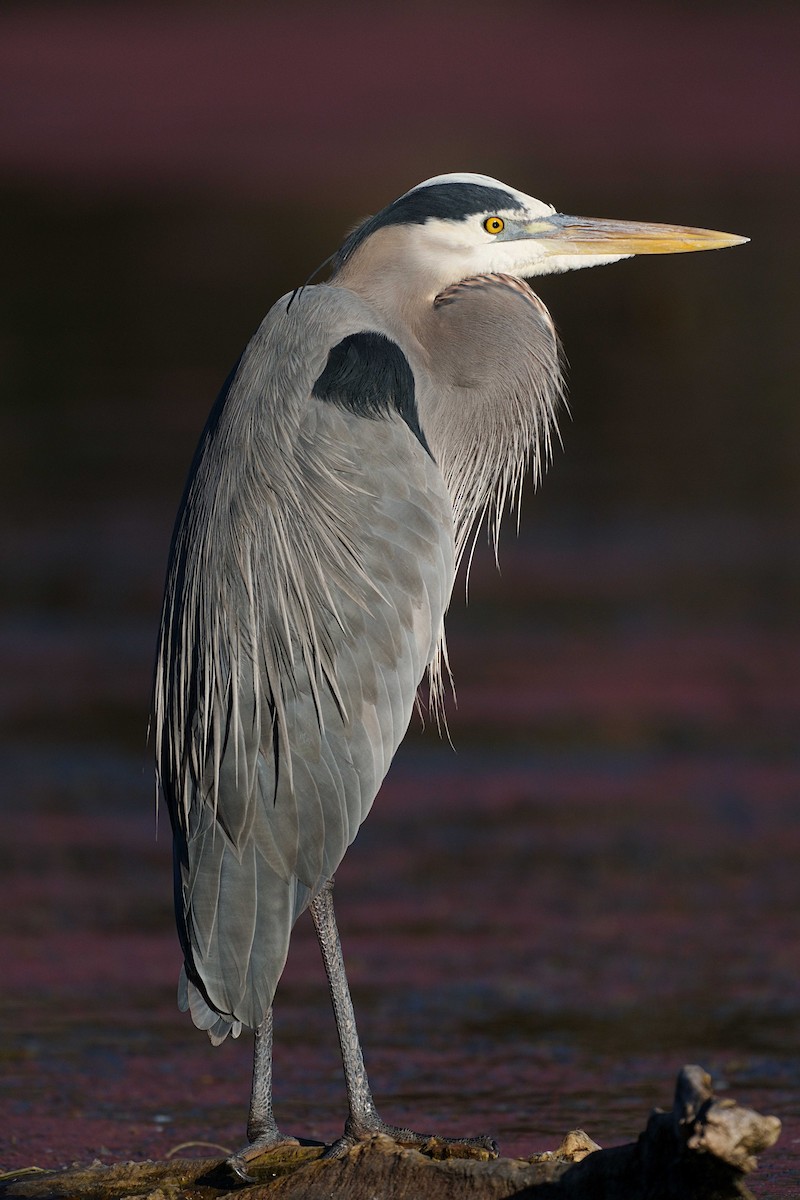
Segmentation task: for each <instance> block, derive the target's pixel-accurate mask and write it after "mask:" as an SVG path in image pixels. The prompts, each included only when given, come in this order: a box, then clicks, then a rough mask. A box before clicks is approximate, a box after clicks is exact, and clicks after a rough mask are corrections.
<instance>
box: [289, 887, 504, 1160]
mask: <svg viewBox="0 0 800 1200" xmlns="http://www.w3.org/2000/svg"><path fill="white" fill-rule="evenodd" d="M310 908H311V916H312V919H313V921H314V928H315V929H316V931H317V937H318V939H319V945H320V949H321V951H322V959H323V962H324V963H325V972H326V974H327V976H328V985H329V987H330V991H331V1002H332V1004H333V1015H334V1017H335V1018H336V1030H337V1032H338V1034H339V1045H340V1047H341V1051H342V1065H343V1067H344V1080H345V1085H346V1087H347V1101H348V1105H349V1112H348V1116H347V1121H346V1122H345V1127H344V1134H343V1136H342V1137H340V1138H339V1139H338V1141H336V1142H334V1143H333V1145H331V1146H329V1147H328V1149H327V1150H326V1152H325V1154H326V1157H329V1158H336V1157H338V1156H339V1155H340V1154H344V1153H345V1152H346V1151H347V1150H349V1149H350V1147H351V1146H354V1145H355V1144H356V1142H358V1141H362V1140H363V1139H364V1138H367V1137H369V1136H370V1134H373V1133H385V1134H388V1136H389V1137H391V1138H394V1140H395V1141H396V1142H400V1143H402V1144H403V1145H407V1146H415V1145H416V1146H418V1145H420V1144H422V1143H423V1142H427V1141H430V1140H431V1138H435V1139H436V1141H439V1142H445V1143H446V1144H448V1145H452V1146H469V1147H474V1148H477V1149H482V1150H489V1151H490V1152H491V1153H492V1154H493V1156H495V1157H496V1156H497V1144H496V1142H495V1141H494V1139H493V1138H490V1137H479V1138H440V1137H439V1136H438V1135H436V1134H425V1133H414V1131H413V1130H411V1129H400V1128H398V1127H397V1126H395V1125H387V1124H386V1123H385V1122H384V1121H382V1120H381V1118H380V1116H379V1115H378V1110H377V1109H376V1107H375V1102H374V1101H373V1099H372V1093H371V1092H370V1088H369V1081H368V1079H367V1072H366V1069H365V1067H364V1056H363V1054H362V1053H361V1043H360V1042H359V1040H358V1031H357V1030H356V1018H355V1012H354V1011H353V1001H352V1000H351V998H350V988H349V987H348V984H347V976H346V974H345V969H344V959H343V958H342V946H341V942H340V941H339V930H338V929H337V927H336V918H335V916H334V913H333V880H332V879H331V880H329V882H328V883H326V884H325V886H324V887H323V889H322V891H321V892H319V894H318V895H317V896H315V898H314V899H313V900H312V901H311V905H310Z"/></svg>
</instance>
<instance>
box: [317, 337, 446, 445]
mask: <svg viewBox="0 0 800 1200" xmlns="http://www.w3.org/2000/svg"><path fill="white" fill-rule="evenodd" d="M311 394H312V396H314V397H316V399H317V400H326V401H328V402H329V403H331V404H338V405H339V407H340V408H346V409H347V411H348V412H352V413H355V414H356V416H359V417H367V418H370V419H372V420H375V419H377V418H379V417H382V416H386V415H387V414H389V413H390V412H391V411H392V410H394V411H395V412H396V413H398V414H399V415H400V416H401V417H402V418H403V420H404V421H405V423H406V425H407V426H408V427H409V429H410V430H411V432H412V433H413V434H414V437H415V438H416V439H417V441H418V442H419V443H420V445H421V446H422V447H423V449H424V450H426V451H427V453H428V454H430V453H431V451H430V447H429V445H428V442H427V440H426V438H425V433H424V431H423V429H422V426H421V425H420V423H419V413H418V411H417V400H416V392H415V388H414V375H413V372H412V370H411V367H410V366H409V363H408V359H407V358H406V356H405V354H403V351H402V350H401V349H400V347H399V346H398V345H397V342H393V341H392V340H391V338H388V337H386V336H385V335H384V334H382V333H367V332H364V333H351V334H350V335H349V337H346V338H343V339H342V340H341V342H338V343H337V345H335V346H334V347H333V348H332V349H331V351H330V353H329V355H328V361H327V363H326V364H325V370H324V371H323V372H322V374H321V375H320V377H319V379H318V380H317V381H316V383H315V384H314V387H313V388H312V389H311ZM431 457H433V456H432V455H431Z"/></svg>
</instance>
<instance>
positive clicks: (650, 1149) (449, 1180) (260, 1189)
mask: <svg viewBox="0 0 800 1200" xmlns="http://www.w3.org/2000/svg"><path fill="white" fill-rule="evenodd" d="M780 1127H781V1126H780V1121H778V1119H777V1118H776V1117H764V1116H761V1115H760V1114H759V1113H756V1112H753V1111H752V1110H751V1109H748V1108H743V1107H741V1106H740V1105H738V1104H737V1103H736V1102H735V1101H733V1100H728V1099H725V1100H718V1099H717V1098H716V1097H715V1095H714V1092H713V1090H712V1087H711V1079H710V1077H709V1076H708V1075H707V1074H706V1073H705V1071H703V1069H702V1068H701V1067H697V1066H688V1067H684V1068H683V1070H682V1071H681V1072H680V1074H679V1076H678V1082H677V1087H676V1090H675V1100H674V1103H673V1106H672V1109H671V1110H670V1111H667V1112H664V1111H661V1110H658V1109H657V1110H656V1111H655V1112H654V1113H653V1114H652V1115H651V1117H650V1119H649V1121H648V1122H647V1126H646V1128H645V1129H644V1130H643V1132H642V1133H641V1134H640V1135H639V1138H638V1139H637V1141H636V1142H633V1143H631V1144H629V1145H625V1146H617V1147H614V1148H613V1149H610V1150H602V1149H601V1148H600V1147H599V1146H598V1145H596V1143H595V1142H593V1141H592V1140H591V1138H589V1137H588V1136H587V1135H586V1134H585V1133H583V1131H581V1130H574V1131H573V1132H572V1133H569V1134H567V1136H566V1137H565V1139H564V1141H563V1142H562V1144H561V1146H560V1147H559V1148H558V1150H555V1151H551V1152H548V1153H544V1154H534V1155H532V1156H531V1157H530V1158H518V1159H510V1158H496V1159H490V1158H489V1156H488V1154H487V1153H486V1152H485V1151H483V1152H482V1151H477V1150H473V1151H471V1152H470V1153H469V1156H468V1157H454V1156H453V1153H452V1147H449V1146H445V1145H444V1144H442V1143H437V1142H436V1141H435V1139H432V1140H431V1142H430V1143H429V1144H428V1145H427V1146H425V1147H424V1148H423V1150H422V1151H421V1150H419V1149H408V1148H406V1147H403V1146H401V1145H398V1144H397V1143H396V1142H393V1141H392V1140H391V1139H390V1138H387V1137H385V1136H383V1135H382V1134H376V1135H375V1136H374V1137H372V1138H371V1139H370V1140H369V1141H366V1142H362V1143H360V1144H359V1145H357V1146H356V1147H354V1148H353V1149H352V1150H351V1151H349V1152H348V1153H347V1154H345V1155H344V1156H342V1157H341V1158H336V1159H323V1158H322V1157H321V1155H322V1150H323V1147H321V1146H288V1147H282V1148H280V1149H278V1150H274V1151H271V1152H270V1153H268V1154H265V1155H264V1156H263V1157H262V1158H260V1159H258V1160H256V1161H255V1162H254V1163H252V1164H248V1168H249V1169H251V1170H252V1171H253V1174H254V1175H257V1179H256V1182H254V1183H250V1184H242V1183H239V1182H237V1180H236V1178H235V1177H234V1176H233V1174H232V1173H231V1171H230V1169H229V1168H228V1167H227V1165H226V1164H225V1163H224V1162H220V1160H219V1159H193V1160H188V1159H171V1160H166V1161H164V1162H141V1163H120V1164H116V1165H114V1166H102V1165H100V1164H95V1165H92V1166H90V1167H83V1168H80V1167H79V1168H73V1169H71V1170H67V1171H57V1172H37V1171H35V1170H32V1171H30V1172H16V1173H15V1174H13V1175H9V1176H6V1177H4V1178H0V1196H2V1197H6V1198H8V1200H67V1198H68V1197H69V1198H72V1197H76V1196H80V1197H82V1198H84V1200H221V1198H222V1197H225V1196H229V1195H231V1196H236V1197H241V1200H373V1198H376V1197H380V1198H381V1200H384V1198H385V1200H463V1198H464V1197H469V1198H471V1200H504V1198H505V1197H509V1196H514V1197H517V1198H519V1200H521V1198H525V1200H746V1198H748V1197H752V1193H751V1192H750V1191H749V1189H748V1188H747V1186H746V1183H745V1176H746V1175H747V1174H748V1173H749V1172H751V1171H752V1170H754V1169H755V1167H756V1165H757V1163H756V1155H757V1154H759V1153H760V1152H761V1151H762V1150H766V1149H768V1148H769V1147H770V1146H772V1145H774V1143H775V1142H776V1141H777V1139H778V1135H779V1133H780Z"/></svg>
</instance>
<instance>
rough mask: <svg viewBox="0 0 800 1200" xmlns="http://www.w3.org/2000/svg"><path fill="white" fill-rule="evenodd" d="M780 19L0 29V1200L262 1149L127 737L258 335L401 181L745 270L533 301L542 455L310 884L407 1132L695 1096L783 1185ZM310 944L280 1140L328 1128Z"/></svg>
mask: <svg viewBox="0 0 800 1200" xmlns="http://www.w3.org/2000/svg"><path fill="white" fill-rule="evenodd" d="M799 51H800V13H798V10H797V8H796V6H795V5H792V4H788V3H787V4H785V5H781V4H773V3H761V4H759V5H757V6H756V5H750V4H744V3H742V4H735V3H727V4H724V5H723V4H717V3H713V2H707V3H695V4H692V5H688V4H683V5H682V4H675V3H670V4H666V3H664V4H661V3H653V4H648V5H641V4H636V5H634V4H632V3H625V2H624V0H620V2H619V3H615V4H614V3H612V4H603V5H589V4H578V3H572V2H562V3H558V4H556V3H536V2H529V3H523V2H522V0H508V2H507V3H505V4H503V5H501V6H497V5H494V6H486V5H485V4H477V3H472V2H471V0H468V2H464V0H462V2H460V3H458V4H455V3H453V4H446V3H441V4H437V3H433V4H430V3H429V4H426V5H422V4H417V3H410V4H405V5H403V6H402V7H400V6H396V5H389V4H384V3H380V2H373V3H371V4H369V5H368V4H366V3H363V4H356V3H350V4H339V5H330V4H327V5H323V4H322V3H317V4H314V3H309V2H304V0H301V2H299V3H296V4H294V5H292V6H291V7H290V6H287V5H282V4H277V3H273V2H272V0H264V2H256V0H251V2H249V3H247V2H239V0H227V2H225V3H220V2H212V0H209V2H207V3H193V4H191V3H185V2H181V0H175V2H173V3H164V2H162V3H160V4H150V5H148V4H144V3H142V4H140V3H133V2H130V0H118V2H116V3H104V4H100V3H97V4H89V3H87V4H73V3H66V2H65V3H50V4H45V3H35V2H28V3H25V4H22V3H14V2H8V0H7V2H6V3H5V4H4V5H3V7H2V10H0V112H2V114H3V116H2V119H0V261H1V262H2V298H1V300H0V304H1V305H2V307H1V308H0V380H1V386H2V401H3V426H2V428H3V435H2V438H0V488H2V505H1V506H0V521H2V593H1V594H0V605H1V606H2V608H1V610H0V616H1V618H2V625H1V626H0V663H1V664H2V669H1V672H0V706H1V707H0V712H1V713H2V722H3V723H2V732H1V733H0V753H2V756H3V764H4V765H3V772H2V779H3V788H2V795H0V808H1V809H2V821H3V838H2V844H1V845H0V912H2V914H3V915H2V925H1V927H0V961H1V962H2V964H3V965H2V970H1V971H0V977H2V984H0V987H1V988H2V994H0V1006H2V1008H1V1010H0V1011H2V1027H3V1033H2V1035H0V1061H1V1062H2V1067H3V1070H2V1078H1V1079H0V1111H2V1127H3V1130H4V1135H3V1139H2V1147H1V1148H0V1164H1V1165H2V1166H3V1167H5V1168H6V1169H10V1168H13V1167H17V1166H25V1165H31V1164H37V1165H39V1166H44V1167H47V1166H53V1165H56V1164H59V1163H65V1162H70V1161H73V1160H80V1161H91V1160H92V1159H93V1158H95V1157H99V1158H102V1159H104V1160H105V1161H110V1160H111V1159H114V1158H135V1157H141V1156H152V1157H157V1156H161V1155H163V1154H164V1153H166V1152H167V1151H168V1150H169V1149H170V1148H171V1147H173V1146H175V1145H177V1144H179V1143H182V1142H185V1141H189V1140H191V1139H201V1140H205V1141H213V1142H218V1143H221V1144H222V1145H224V1146H225V1147H227V1148H229V1149H230V1148H233V1147H234V1146H236V1145H237V1144H238V1143H239V1142H240V1141H241V1140H242V1138H243V1133H244V1120H245V1112H246V1103H247V1097H248V1087H249V1071H250V1063H249V1054H250V1048H249V1044H245V1043H246V1039H245V1038H242V1039H241V1043H240V1044H232V1043H227V1044H226V1045H225V1046H224V1047H223V1048H221V1049H219V1050H216V1051H212V1048H211V1047H210V1045H209V1044H208V1043H207V1041H206V1039H205V1038H204V1036H203V1035H202V1034H200V1033H199V1032H197V1031H195V1030H194V1029H193V1028H192V1027H191V1023H190V1022H189V1020H188V1018H187V1017H183V1016H180V1015H179V1014H178V1013H177V1011H176V1010H175V1007H174V986H175V979H176V977H177V970H178V965H179V956H178V947H177V941H176V938H175V935H174V932H173V928H172V916H171V909H170V905H171V882H170V865H169V834H168V828H167V823H166V821H165V819H164V816H163V814H162V819H161V825H160V830H159V835H158V838H157V839H156V836H155V818H154V784H153V777H152V770H151V765H150V760H149V753H148V749H147V746H146V730H147V713H148V704H149V690H150V677H151V669H152V658H153V650H154V641H155V632H156V626H157V621H158V615H159V605H160V596H161V586H162V580H163V573H164V567H165V562H166V554H167V549H168V544H169V537H170V533H171V526H172V521H173V517H174V513H175V510H176V507H177V504H178V500H179V498H180V494H181V490H182V486H183V481H184V478H185V474H186V470H187V468H188V464H189V461H190V459H191V455H192V452H193V449H194V445H195V442H196V440H197V437H198V435H199V432H200V429H201V427H202V424H203V422H204V420H205V417H206V414H207V411H208V409H209V407H210V405H211V403H212V401H213V399H214V397H215V395H216V392H217V390H218V388H219V387H220V385H221V382H222V381H223V380H224V378H225V376H226V374H227V372H228V370H229V369H230V366H231V365H232V363H233V362H234V361H235V360H236V358H237V356H238V354H239V352H240V350H241V348H242V346H243V344H244V343H245V341H246V340H247V338H248V337H249V336H250V334H251V332H252V331H253V330H254V328H255V327H256V325H257V324H258V322H259V321H260V319H261V317H262V316H263V314H264V313H265V312H266V310H267V309H268V308H269V307H270V305H271V304H272V303H273V302H274V300H275V299H276V298H277V297H278V296H279V295H281V294H282V293H283V292H285V291H286V290H288V289H289V288H291V287H293V286H294V285H295V284H297V283H298V282H302V281H303V280H304V279H306V277H307V276H308V275H309V274H310V272H311V271H312V270H313V269H314V268H315V267H316V266H317V264H318V263H320V262H321V261H322V260H323V259H325V258H326V257H327V256H328V255H329V254H330V253H331V251H332V250H333V249H334V248H335V247H336V246H337V245H338V243H339V241H340V240H341V238H342V236H343V234H344V233H345V231H346V230H347V229H348V228H349V227H350V226H352V225H353V224H354V223H355V222H356V221H357V220H358V219H359V218H360V217H362V216H364V215H366V214H367V213H370V212H374V211H376V210H377V209H379V208H381V207H382V206H383V205H384V204H385V203H387V202H388V201H389V200H391V199H392V198H394V197H395V196H396V195H398V194H400V193H401V192H403V191H406V190H407V189H408V188H409V187H411V186H413V185H414V184H415V183H417V182H419V181H420V180H422V179H425V178H427V177H428V176H431V175H434V174H439V173H441V172H444V171H449V170H471V171H478V172H483V173H486V174H490V175H494V176H497V177H499V178H501V179H504V180H505V181H507V182H509V183H512V184H514V185H515V186H517V187H519V188H521V189H522V190H525V191H527V192H530V193H532V194H533V195H536V196H538V197H539V198H540V199H543V200H546V201H548V202H551V203H554V204H555V205H556V207H557V208H558V209H560V210H561V211H566V212H573V213H580V214H585V215H592V216H611V217H618V218H623V219H625V218H627V219H637V218H640V219H645V220H654V221H668V222H679V223H686V224H690V225H701V226H707V227H711V228H717V229H723V230H729V231H731V232H736V233H741V234H745V235H749V236H750V237H751V238H752V243H751V244H750V245H748V246H745V247H740V248H737V249H735V250H729V251H726V252H724V253H714V254H700V255H691V256H675V257H670V258H649V259H647V258H645V259H641V260H633V261H630V262H626V263H623V264H619V265H615V266H614V267H612V268H610V269H605V268H603V269H600V270H595V271H582V272H577V273H573V274H571V275H565V276H561V277H554V278H549V279H546V280H543V281H542V283H541V285H540V286H538V287H537V290H538V291H539V292H540V294H541V295H542V297H543V298H544V300H545V301H546V302H547V304H548V305H549V306H550V308H551V311H552V312H553V315H554V317H555V320H556V323H557V325H558V327H559V330H560V332H561V335H562V338H563V341H564V344H565V349H566V354H567V357H568V360H569V387H570V409H571V414H570V415H567V414H565V415H564V418H563V420H562V423H561V432H562V439H563V450H562V449H559V450H557V452H556V455H555V461H554V462H553V465H552V468H551V470H550V472H549V473H548V475H547V477H546V479H545V481H544V484H543V486H542V488H541V489H540V491H539V493H538V494H536V495H533V494H529V495H528V497H527V500H526V503H525V508H524V512H523V518H522V525H521V532H520V534H519V536H518V537H517V536H515V534H514V530H513V521H509V523H508V527H507V530H506V532H505V536H504V538H503V541H502V544H501V568H502V571H501V574H499V575H498V573H497V572H496V571H495V569H494V565H493V562H492V556H491V554H490V553H489V551H488V548H484V549H482V550H481V551H479V553H478V555H477V558H476V563H475V567H474V571H473V577H472V581H471V587H470V605H469V607H468V608H466V607H465V606H464V604H463V590H464V589H463V584H459V585H458V586H457V589H456V594H455V598H454V602H453V608H452V613H451V617H450V635H449V640H450V648H451V659H452V664H453V669H454V673H455V678H456V685H457V692H458V705H457V707H456V706H455V705H454V704H451V706H450V714H451V715H450V733H451V738H452V742H453V746H454V749H453V748H451V747H450V746H449V745H448V743H447V741H446V740H445V741H442V740H441V739H439V738H438V736H437V734H436V731H435V730H432V729H430V728H426V729H422V727H421V726H420V724H419V723H418V722H415V723H414V724H413V726H412V731H411V734H410V736H409V739H408V741H407V744H406V745H405V746H404V747H403V749H402V750H401V752H400V754H399V755H398V758H397V760H396V762H395V765H394V767H393V769H392V772H391V773H390V776H389V778H388V780H387V783H386V785H385V787H384V790H383V792H382V794H381V797H380V799H379V801H378V802H377V804H376V806H375V808H374V810H373V813H372V814H371V816H370V819H369V821H368V822H367V823H366V825H365V826H364V828H363V830H362V832H361V834H360V836H359V839H358V841H357V842H356V844H355V846H354V847H353V848H352V850H351V852H350V854H349V856H348V859H347V860H346V862H345V864H344V866H343V867H342V869H341V871H340V873H339V875H338V894H339V913H340V920H341V925H342V933H343V938H344V942H345V955H346V958H347V960H348V963H349V966H350V971H351V981H352V984H353V991H354V997H355V1002H356V1008H357V1011H358V1013H359V1014H360V1020H361V1026H362V1035H363V1037H364V1041H365V1045H366V1055H367V1063H368V1066H369V1067H370V1068H371V1071H372V1075H373V1085H374V1088H375V1091H376V1095H377V1097H378V1099H379V1106H380V1107H382V1110H383V1112H384V1115H385V1116H386V1118H387V1119H388V1120H392V1121H397V1122H398V1123H401V1124H402V1123H409V1124H416V1126H417V1127H432V1128H438V1129H439V1130H440V1131H441V1132H462V1133H474V1132H478V1131H480V1132H492V1133H494V1134H496V1135H498V1136H499V1138H500V1140H501V1146H502V1149H503V1150H504V1151H506V1152H509V1153H532V1152H533V1151H535V1150H541V1149H545V1148H548V1147H552V1146H553V1144H554V1143H556V1142H557V1141H558V1140H559V1138H560V1135H561V1134H563V1133H564V1132H565V1131H566V1130H567V1129H569V1128H572V1127H573V1126H576V1125H582V1126H584V1127H585V1128H586V1129H587V1131H588V1132H589V1133H590V1134H591V1135H592V1136H593V1137H594V1138H595V1139H596V1140H598V1141H600V1142H601V1143H602V1144H604V1145H609V1144H613V1143H615V1142H622V1141H626V1140H629V1139H630V1138H631V1137H634V1136H635V1135H636V1133H637V1132H638V1130H639V1129H640V1128H642V1126H643V1123H644V1121H645V1119H646V1116H647V1113H648V1111H649V1108H650V1107H651V1106H652V1105H653V1104H662V1105H668V1104H669V1103H671V1089H672V1082H673V1078H674V1075H675V1073H676V1072H677V1070H678V1069H679V1067H680V1066H681V1065H682V1064H683V1063H684V1062H687V1061H693V1060H696V1061H700V1062H701V1063H703V1065H705V1066H706V1067H708V1068H709V1069H711V1070H712V1071H713V1073H714V1075H715V1078H716V1079H717V1082H718V1084H719V1086H720V1087H721V1088H723V1089H724V1088H726V1087H727V1088H729V1089H730V1094H732V1095H735V1096H736V1097H737V1098H738V1099H740V1100H741V1101H743V1102H745V1103H749V1104H752V1105H753V1106H754V1107H760V1108H761V1109H762V1110H764V1111H771V1112H775V1113H777V1115H779V1116H781V1118H782V1119H783V1120H784V1121H785V1125H786V1130H785V1133H784V1135H783V1138H782V1140H781V1142H780V1143H779V1146H778V1148H777V1149H776V1150H774V1151H773V1152H772V1153H771V1155H769V1156H766V1157H765V1159H764V1163H763V1166H762V1171H761V1178H762V1179H763V1180H764V1183H763V1185H762V1186H763V1187H764V1189H765V1190H764V1191H763V1192H762V1193H761V1194H763V1195H765V1196H766V1195H770V1196H779V1195H784V1194H785V1195H789V1194H790V1189H791V1187H793V1184H792V1183H791V1180H792V1179H796V1177H797V1170H798V1168H800V1123H798V1121H797V1118H796V1113H797V1110H798V1101H800V1067H798V1061H799V1060H798V1051H799V1050H800V1025H798V1018H800V982H799V980H800V975H799V974H798V962H799V959H798V951H800V936H799V933H798V930H799V929H800V925H799V922H800V918H799V917H798V909H799V908H800V871H798V866H797V852H798V849H800V833H799V832H798V819H797V818H798V815H800V787H799V786H798V780H799V778H800V777H799V776H798V765H799V760H800V747H799V746H798V737H797V717H798V713H799V711H800V683H798V670H797V668H798V666H799V665H800V635H799V634H798V623H797V613H798V600H800V554H799V553H798V538H797V531H798V518H800V406H798V394H797V379H798V371H799V370H800V362H799V361H798V358H799V357H800V354H799V353H798V344H799V339H798V334H797V330H798V327H799V326H800V302H799V301H798V287H797V279H798V276H799V275H800V271H799V270H798V267H799V266H800V264H799V263H798V237H797V219H798V218H797V214H798V202H799V201H800V187H799V186H798V184H799V183H800V85H799V83H798V70H797V63H798V52H799ZM307 924H308V923H307V922H306V920H305V919H304V920H303V921H301V922H300V924H299V925H298V928H297V931H296V937H295V941H294V943H293V951H292V955H291V958H290V963H289V967H288V968H287V973H286V977H285V980H284V984H283V986H282V989H281V992H280V993H279V999H278V1005H277V1007H276V1037H277V1039H278V1040H277V1047H276V1110H277V1114H278V1119H279V1121H280V1122H281V1124H282V1125H284V1126H285V1127H286V1128H287V1129H289V1130H292V1131H293V1132H297V1133H301V1134H303V1135H305V1136H312V1137H313V1136H315V1137H319V1138H331V1137H333V1136H334V1135H335V1134H336V1133H337V1132H338V1130H339V1128H340V1126H341V1122H342V1120H343V1116H344V1113H343V1107H342V1106H343V1091H342V1086H341V1083H340V1080H339V1074H338V1063H337V1054H336V1046H335V1036H334V1032H333V1024H332V1020H331V1019H330V1014H329V1011H328V1001H327V997H326V993H325V990H324V985H323V977H322V971H321V966H320V965H319V963H318V961H317V958H318V956H317V951H316V947H315V945H314V944H313V936H312V935H311V932H310V929H309V928H307Z"/></svg>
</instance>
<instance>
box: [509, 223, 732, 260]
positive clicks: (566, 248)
mask: <svg viewBox="0 0 800 1200" xmlns="http://www.w3.org/2000/svg"><path fill="white" fill-rule="evenodd" d="M525 229H526V233H525V234H524V235H523V236H527V237H532V238H536V240H537V241H540V242H542V243H544V244H545V245H546V246H547V252H548V254H554V255H566V254H569V255H572V254H597V255H614V254H619V255H623V254H686V253H688V252H689V251H692V250H719V249H721V248H722V247H724V246H739V245H741V244H742V243H743V242H749V240H750V239H749V238H746V237H739V236H738V235H737V234H735V233H720V232H719V231H718V230H716V229H692V228H691V227H689V226H688V225H651V224H647V223H646V222H639V221H608V220H605V219H604V218H602V217H599V218H597V217H570V216H566V215H565V214H564V213H555V214H554V215H553V216H551V217H541V218H539V219H538V220H535V221H530V222H529V223H528V224H527V225H526V226H525ZM587 265H588V264H587Z"/></svg>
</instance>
